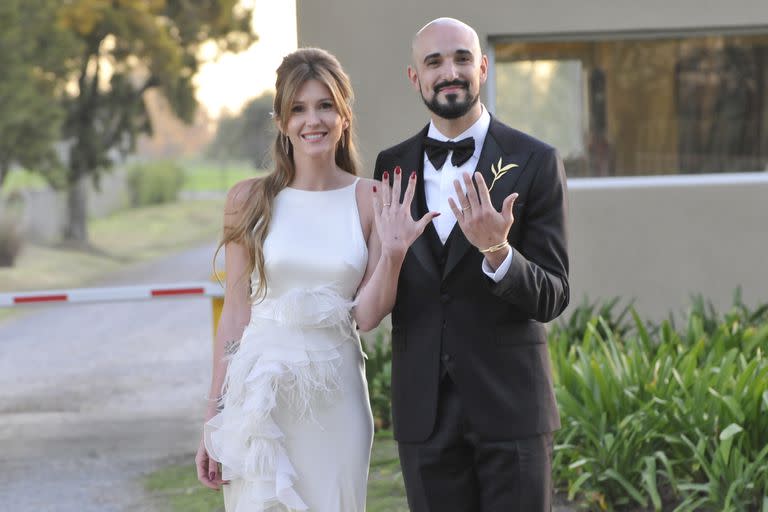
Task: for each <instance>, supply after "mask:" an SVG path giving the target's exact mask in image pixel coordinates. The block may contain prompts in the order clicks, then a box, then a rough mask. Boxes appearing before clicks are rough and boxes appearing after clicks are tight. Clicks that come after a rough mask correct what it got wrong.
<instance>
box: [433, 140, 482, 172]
mask: <svg viewBox="0 0 768 512" xmlns="http://www.w3.org/2000/svg"><path fill="white" fill-rule="evenodd" d="M424 151H425V152H426V153H427V158H429V161H430V162H432V165H433V166H434V167H435V169H436V170H438V171H439V170H440V169H441V168H442V167H443V164H444V163H445V159H446V158H448V152H449V151H453V155H451V163H452V164H453V165H454V166H455V167H459V166H461V165H462V164H463V163H464V162H466V161H467V160H469V159H470V157H471V156H472V154H474V152H475V139H473V138H472V137H467V138H466V139H461V140H459V141H456V142H453V141H450V140H447V141H443V140H436V139H433V138H431V137H425V138H424Z"/></svg>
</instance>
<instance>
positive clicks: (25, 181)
mask: <svg viewBox="0 0 768 512" xmlns="http://www.w3.org/2000/svg"><path fill="white" fill-rule="evenodd" d="M47 186H48V183H47V182H46V181H45V180H44V179H43V178H42V176H40V175H39V174H36V173H34V172H30V171H27V170H26V169H13V170H12V171H11V172H9V173H8V176H6V178H5V182H4V183H3V189H2V192H3V194H8V193H10V192H13V191H14V190H20V189H25V188H26V189H30V188H31V189H38V188H46V187H47Z"/></svg>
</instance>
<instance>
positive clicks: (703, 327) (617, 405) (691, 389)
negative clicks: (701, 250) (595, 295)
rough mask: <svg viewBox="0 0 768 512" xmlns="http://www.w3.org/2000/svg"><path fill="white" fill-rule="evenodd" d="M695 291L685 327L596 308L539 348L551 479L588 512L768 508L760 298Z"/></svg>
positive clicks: (766, 363)
mask: <svg viewBox="0 0 768 512" xmlns="http://www.w3.org/2000/svg"><path fill="white" fill-rule="evenodd" d="M703 304H704V303H703V301H702V300H701V299H700V298H696V299H695V300H694V303H693V306H692V308H691V310H690V312H689V315H688V318H686V319H684V322H683V323H684V324H685V325H684V326H683V327H681V328H680V329H679V330H678V329H675V327H674V325H673V323H672V322H670V321H665V322H663V323H662V324H661V325H659V326H656V327H653V326H649V325H648V324H647V323H646V322H643V321H642V320H640V318H639V316H638V315H637V314H636V313H635V312H634V311H633V312H632V316H633V318H634V327H633V328H632V330H631V331H627V332H626V333H625V334H620V333H618V332H616V331H614V330H613V329H612V327H611V326H610V325H609V324H608V322H606V321H604V320H603V319H602V318H600V317H596V318H593V319H592V320H591V321H590V322H589V324H588V326H587V329H586V333H585V335H584V337H583V338H582V339H574V338H570V337H569V336H568V329H560V330H555V331H554V332H553V336H552V338H551V339H550V351H551V355H552V364H553V369H554V374H555V392H556V395H557V399H558V404H559V407H560V413H561V416H562V421H563V428H562V430H561V431H560V432H558V435H557V440H558V442H557V445H556V447H555V460H554V465H553V468H554V473H555V474H554V477H555V480H556V481H557V482H558V485H559V486H561V488H564V489H565V490H567V492H568V495H569V498H570V499H573V498H578V499H580V501H582V502H583V503H584V504H585V505H586V506H587V507H588V508H589V509H590V510H631V511H638V510H643V511H645V510H673V509H674V510H675V511H676V512H684V511H699V510H702V511H732V512H741V511H757V510H760V507H763V508H762V510H766V508H765V507H768V500H766V499H765V496H768V358H767V357H766V348H768V307H766V306H761V307H759V308H757V309H756V310H749V309H748V308H747V307H746V306H744V304H743V303H741V301H740V298H739V296H738V294H737V297H736V301H735V304H734V307H733V308H731V310H730V311H729V312H728V313H726V314H725V315H723V316H722V317H721V316H720V315H718V314H717V313H716V312H715V311H714V309H713V308H711V307H703Z"/></svg>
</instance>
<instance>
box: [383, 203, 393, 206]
mask: <svg viewBox="0 0 768 512" xmlns="http://www.w3.org/2000/svg"><path fill="white" fill-rule="evenodd" d="M391 204H392V203H384V206H390V205H391Z"/></svg>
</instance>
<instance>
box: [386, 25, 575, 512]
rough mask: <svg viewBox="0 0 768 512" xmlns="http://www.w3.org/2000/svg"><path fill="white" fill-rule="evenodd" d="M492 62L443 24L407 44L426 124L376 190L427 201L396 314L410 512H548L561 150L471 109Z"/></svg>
mask: <svg viewBox="0 0 768 512" xmlns="http://www.w3.org/2000/svg"><path fill="white" fill-rule="evenodd" d="M487 73H488V60H487V57H486V56H485V55H483V54H482V52H481V50H480V43H479V39H478V36H477V33H476V32H475V31H474V30H473V29H472V28H471V27H469V26H467V25H466V24H464V23H462V22H460V21H458V20H455V19H450V18H440V19H437V20H434V21H432V22H430V23H429V24H427V25H426V26H425V27H424V28H422V29H421V30H420V31H419V32H418V33H417V34H416V36H415V38H414V40H413V64H412V65H411V66H409V68H408V77H409V79H410V81H411V83H412V84H413V86H414V88H415V89H416V90H417V91H419V93H420V94H421V96H422V98H423V100H424V103H425V104H426V105H427V107H428V109H429V110H430V111H431V122H430V123H429V124H428V125H427V126H426V127H425V128H424V129H423V130H421V131H420V132H419V133H418V134H416V135H415V136H413V137H411V138H410V139H408V140H406V141H404V142H402V143H400V144H398V145H396V146H394V147H392V148H389V149H387V150H385V151H382V152H381V153H380V154H379V156H378V159H377V160H376V168H375V178H376V179H383V180H384V181H388V180H392V179H401V180H402V187H401V189H402V190H405V189H406V185H407V179H408V177H409V175H410V174H411V172H412V171H416V172H417V176H418V181H417V183H418V188H417V192H416V198H415V200H414V201H413V202H412V214H413V217H414V218H415V219H419V218H421V217H422V215H423V214H424V213H426V212H427V211H440V212H441V215H440V216H439V217H436V218H435V219H434V220H433V222H432V223H430V224H429V225H428V226H427V229H426V230H425V232H424V233H423V234H422V235H421V236H420V237H419V238H418V239H417V240H416V241H415V242H414V243H413V245H412V246H411V248H410V249H409V251H408V253H407V255H406V258H405V261H404V263H403V268H402V271H401V274H400V279H399V283H398V290H397V299H396V303H395V307H394V309H393V311H392V350H393V356H392V413H393V421H394V434H395V438H396V439H397V441H398V443H399V452H400V460H401V465H402V469H403V476H404V478H405V483H406V489H407V494H408V503H409V506H410V508H411V510H412V511H413V512H427V511H429V512H452V511H456V512H489V511H494V512H496V511H498V512H502V511H503V512H510V511H520V512H538V511H549V510H550V509H551V495H552V482H551V465H552V432H553V431H555V430H557V429H558V428H559V427H560V419H559V416H558V412H557V406H556V403H555V397H554V393H553V388H552V375H551V369H550V360H549V354H548V352H547V344H546V341H547V337H546V331H545V327H544V322H548V321H550V320H552V319H554V318H556V317H557V316H558V315H559V314H560V313H562V312H563V310H564V309H565V307H566V305H567V304H568V300H569V287H568V255H567V251H566V236H565V220H566V185H565V175H564V171H563V164H562V161H561V159H560V158H559V157H558V155H557V153H556V151H555V150H554V149H553V148H552V147H551V146H549V145H547V144H545V143H543V142H540V141H538V140H536V139H534V138H533V137H531V136H529V135H526V134H524V133H521V132H519V131H517V130H514V129H512V128H510V127H508V126H505V125H504V124H502V123H501V122H499V121H498V120H496V119H494V118H493V117H491V116H490V115H489V113H488V112H487V110H486V109H485V108H484V106H483V105H482V104H481V103H480V102H479V101H478V98H479V89H480V86H481V84H483V83H485V80H486V78H487Z"/></svg>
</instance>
